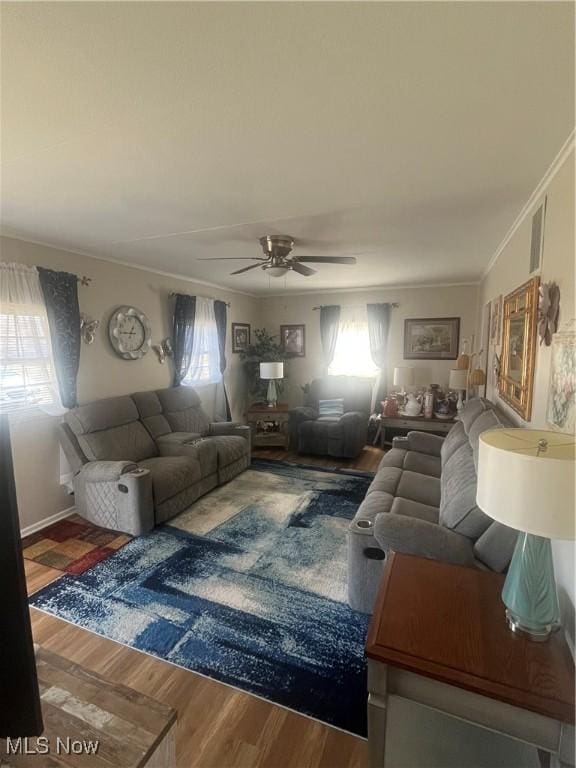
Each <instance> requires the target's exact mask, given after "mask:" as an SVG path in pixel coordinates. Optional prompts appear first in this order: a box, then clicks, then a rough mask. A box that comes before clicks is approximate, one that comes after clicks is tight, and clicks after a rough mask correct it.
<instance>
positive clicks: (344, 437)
mask: <svg viewBox="0 0 576 768" xmlns="http://www.w3.org/2000/svg"><path fill="white" fill-rule="evenodd" d="M335 398H342V399H343V400H344V415H343V416H340V417H334V416H320V414H319V412H318V407H319V406H318V404H319V401H320V400H333V399H335ZM371 399H372V383H371V381H369V380H367V379H362V378H358V377H355V376H326V377H325V378H324V379H315V380H314V381H313V382H312V383H311V384H310V388H309V390H308V392H307V394H306V397H305V402H304V406H303V407H300V408H293V409H292V410H291V411H290V414H289V422H288V428H289V434H290V449H291V450H296V451H298V453H309V454H316V455H319V456H334V457H337V458H348V459H354V458H356V456H358V455H359V453H360V452H361V451H362V449H363V448H364V446H365V445H366V440H367V438H368V418H369V416H370V405H371Z"/></svg>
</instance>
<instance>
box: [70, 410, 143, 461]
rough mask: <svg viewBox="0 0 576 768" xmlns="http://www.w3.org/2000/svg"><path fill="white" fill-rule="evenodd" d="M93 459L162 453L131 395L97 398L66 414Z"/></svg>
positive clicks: (86, 454) (119, 458) (124, 458)
mask: <svg viewBox="0 0 576 768" xmlns="http://www.w3.org/2000/svg"><path fill="white" fill-rule="evenodd" d="M65 420H66V423H67V424H68V426H69V427H70V428H71V430H72V431H73V432H74V434H75V435H76V439H77V441H78V445H79V446H80V448H81V450H82V452H83V453H84V455H85V456H86V458H87V459H89V460H90V461H122V460H126V461H140V460H141V459H147V458H150V457H152V456H157V455H158V450H157V448H156V445H155V443H154V441H153V440H152V438H151V437H150V435H149V434H148V432H147V431H146V429H145V427H144V425H143V424H142V422H140V421H139V420H138V410H137V408H136V405H135V404H134V401H133V400H132V398H131V397H112V398H108V399H106V400H96V401H95V402H93V403H89V404H88V405H81V406H79V407H78V408H73V409H72V410H71V411H68V413H67V414H66V416H65Z"/></svg>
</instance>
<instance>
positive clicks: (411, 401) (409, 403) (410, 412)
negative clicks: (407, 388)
mask: <svg viewBox="0 0 576 768" xmlns="http://www.w3.org/2000/svg"><path fill="white" fill-rule="evenodd" d="M421 410H422V403H421V402H420V401H419V400H418V398H417V397H416V396H415V395H412V394H410V395H408V397H407V398H406V403H405V404H404V413H405V414H406V416H419V415H420V411H421Z"/></svg>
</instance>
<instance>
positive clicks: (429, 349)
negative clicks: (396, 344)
mask: <svg viewBox="0 0 576 768" xmlns="http://www.w3.org/2000/svg"><path fill="white" fill-rule="evenodd" d="M459 341H460V318H459V317H423V318H414V319H409V320H405V321H404V359H405V360H456V358H457V357H458V346H459Z"/></svg>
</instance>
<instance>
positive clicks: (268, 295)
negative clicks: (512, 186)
mask: <svg viewBox="0 0 576 768" xmlns="http://www.w3.org/2000/svg"><path fill="white" fill-rule="evenodd" d="M478 285H480V280H467V281H465V282H460V283H405V284H401V285H370V286H366V287H361V288H310V289H309V290H308V291H286V292H285V293H262V294H258V296H257V298H259V299H273V298H277V297H280V296H318V295H324V294H327V293H329V294H333V293H371V292H373V291H406V290H411V289H416V288H471V287H477V286H478Z"/></svg>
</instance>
